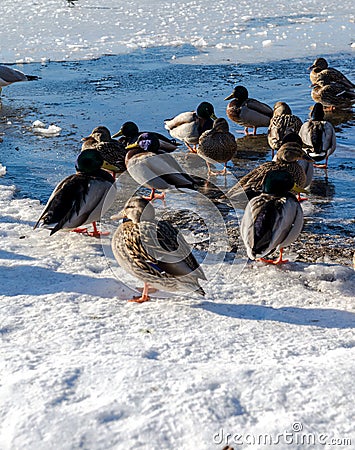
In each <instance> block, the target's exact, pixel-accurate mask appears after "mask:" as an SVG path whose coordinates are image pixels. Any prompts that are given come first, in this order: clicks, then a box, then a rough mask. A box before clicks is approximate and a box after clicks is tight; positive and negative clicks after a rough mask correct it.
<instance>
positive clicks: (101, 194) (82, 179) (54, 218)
mask: <svg viewBox="0 0 355 450" xmlns="http://www.w3.org/2000/svg"><path fill="white" fill-rule="evenodd" d="M103 162H104V160H103V158H102V156H101V155H100V153H99V152H98V151H97V150H95V149H88V150H84V151H82V152H81V153H80V155H79V156H78V159H77V163H76V170H77V172H76V173H75V174H73V175H70V176H68V177H66V178H65V179H64V180H62V181H61V182H60V183H59V184H58V185H57V186H56V187H55V189H54V191H53V192H52V194H51V196H50V198H49V200H48V202H47V204H46V206H45V208H44V210H43V212H42V214H41V215H40V217H39V219H38V221H37V222H36V224H35V226H34V228H37V227H38V226H39V225H40V226H41V227H44V228H49V229H50V230H51V233H50V235H52V234H54V233H56V232H57V231H58V230H67V231H77V232H79V233H85V234H88V235H89V236H94V237H99V236H101V235H102V234H103V233H101V232H99V231H98V230H97V227H96V222H97V221H99V220H100V218H101V215H102V214H103V213H104V212H105V211H107V210H108V209H109V208H110V206H111V205H112V203H113V201H114V199H115V197H116V189H115V185H114V181H115V180H114V178H113V177H112V176H111V175H110V174H109V173H108V172H107V171H106V170H102V169H101V167H102V165H103ZM89 223H92V224H93V227H94V231H93V232H88V231H87V228H84V229H82V228H78V227H81V226H82V225H86V224H89Z"/></svg>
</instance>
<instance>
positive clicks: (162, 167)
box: [125, 133, 196, 200]
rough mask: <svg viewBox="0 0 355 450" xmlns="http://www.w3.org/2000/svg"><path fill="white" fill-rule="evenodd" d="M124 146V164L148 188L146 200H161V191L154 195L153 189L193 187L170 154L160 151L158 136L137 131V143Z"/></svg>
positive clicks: (132, 175) (162, 196)
mask: <svg viewBox="0 0 355 450" xmlns="http://www.w3.org/2000/svg"><path fill="white" fill-rule="evenodd" d="M126 149H127V150H128V152H127V155H126V160H125V163H126V167H127V170H128V173H129V174H130V175H131V177H132V178H133V179H134V180H135V181H137V183H139V184H140V185H141V186H145V187H148V188H150V189H151V190H152V192H151V194H150V196H149V197H148V198H147V199H148V200H153V199H154V198H163V199H164V197H165V194H164V193H163V194H161V195H159V194H156V193H155V190H156V189H159V190H163V191H164V190H166V189H173V188H189V189H195V187H196V186H195V181H194V180H193V179H192V178H191V177H190V175H188V174H187V173H186V172H185V171H184V169H183V168H182V167H181V166H180V164H179V163H178V162H177V161H176V160H175V158H174V157H173V156H172V155H171V154H169V153H166V152H163V151H162V150H161V148H160V144H159V139H157V137H156V136H154V134H151V133H143V134H141V135H140V136H139V138H138V140H137V142H136V143H134V144H130V145H128V146H127V147H126Z"/></svg>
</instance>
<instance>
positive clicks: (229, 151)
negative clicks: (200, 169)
mask: <svg viewBox="0 0 355 450" xmlns="http://www.w3.org/2000/svg"><path fill="white" fill-rule="evenodd" d="M236 152H237V141H236V139H235V136H234V135H233V134H232V133H230V132H229V125H228V122H227V121H226V119H224V118H223V117H219V118H217V119H216V120H215V121H214V122H213V126H212V128H211V129H210V130H206V131H204V132H203V133H202V134H201V136H200V139H199V141H198V147H197V154H198V155H199V156H200V157H201V158H203V159H204V160H205V161H206V163H207V167H208V174H209V175H217V174H218V173H220V174H223V175H225V174H226V173H227V162H228V161H229V160H230V159H232V157H233V156H234V155H235V153H236ZM216 162H217V163H223V164H224V169H223V170H222V171H221V172H213V171H212V170H211V164H213V163H216Z"/></svg>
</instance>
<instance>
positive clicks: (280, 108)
mask: <svg viewBox="0 0 355 450" xmlns="http://www.w3.org/2000/svg"><path fill="white" fill-rule="evenodd" d="M284 114H287V115H291V114H292V112H291V108H290V107H289V106H288V104H287V103H285V102H276V103H275V104H274V116H282V115H284Z"/></svg>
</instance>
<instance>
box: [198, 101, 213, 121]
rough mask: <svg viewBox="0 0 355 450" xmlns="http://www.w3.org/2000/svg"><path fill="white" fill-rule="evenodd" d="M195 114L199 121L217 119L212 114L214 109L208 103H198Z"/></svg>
mask: <svg viewBox="0 0 355 450" xmlns="http://www.w3.org/2000/svg"><path fill="white" fill-rule="evenodd" d="M196 114H197V117H199V118H200V119H213V120H215V119H217V117H216V115H215V113H214V107H213V105H212V103H209V102H202V103H200V104H199V105H198V107H197V108H196Z"/></svg>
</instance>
